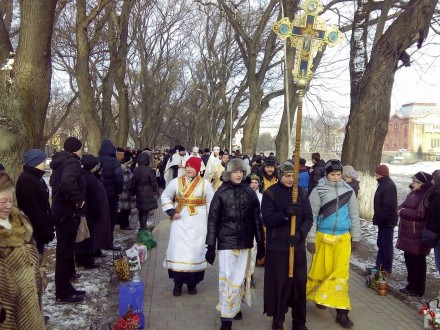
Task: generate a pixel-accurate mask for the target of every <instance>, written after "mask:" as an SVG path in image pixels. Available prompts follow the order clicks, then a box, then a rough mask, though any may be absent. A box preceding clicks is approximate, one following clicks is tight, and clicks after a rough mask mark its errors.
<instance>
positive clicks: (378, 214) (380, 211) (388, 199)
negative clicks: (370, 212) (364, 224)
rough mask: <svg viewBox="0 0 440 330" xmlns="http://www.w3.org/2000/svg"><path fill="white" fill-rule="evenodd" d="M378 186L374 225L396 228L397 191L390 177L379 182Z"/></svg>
mask: <svg viewBox="0 0 440 330" xmlns="http://www.w3.org/2000/svg"><path fill="white" fill-rule="evenodd" d="M377 182H378V186H377V189H376V193H375V194H374V216H373V225H375V226H378V227H379V228H381V227H394V226H396V225H397V219H398V215H397V189H396V185H395V184H394V181H393V180H391V178H390V177H389V176H384V177H382V178H380V179H378V180H377Z"/></svg>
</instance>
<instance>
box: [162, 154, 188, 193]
mask: <svg viewBox="0 0 440 330" xmlns="http://www.w3.org/2000/svg"><path fill="white" fill-rule="evenodd" d="M176 147H177V151H178V152H177V153H175V154H174V155H173V156H172V157H171V158H170V159H169V160H168V163H167V165H166V167H165V174H164V177H165V182H166V185H168V183H170V182H171V180H173V179H175V178H177V177H179V176H182V175H184V174H185V162H186V161H187V160H188V158H189V155H188V153H187V152H186V150H185V147H182V146H176Z"/></svg>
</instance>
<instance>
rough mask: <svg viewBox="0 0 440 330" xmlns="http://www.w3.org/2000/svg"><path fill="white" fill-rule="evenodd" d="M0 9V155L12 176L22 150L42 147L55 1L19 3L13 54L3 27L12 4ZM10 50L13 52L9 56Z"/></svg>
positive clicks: (50, 72)
mask: <svg viewBox="0 0 440 330" xmlns="http://www.w3.org/2000/svg"><path fill="white" fill-rule="evenodd" d="M11 2H12V1H11ZM1 5H2V6H1V7H0V10H4V8H6V13H5V14H4V13H3V12H0V49H1V51H0V136H1V139H0V140H1V142H0V159H1V161H2V162H4V163H5V164H6V167H7V168H8V172H10V173H11V174H12V175H13V176H16V175H17V174H18V173H19V166H18V165H19V164H21V161H20V159H21V157H22V155H23V153H24V151H25V150H26V149H27V148H29V147H35V148H44V145H45V142H46V141H45V138H44V136H43V131H44V121H45V118H46V112H47V105H48V102H49V96H50V87H51V77H52V62H51V40H52V30H53V22H54V14H55V7H56V5H57V0H22V1H20V30H19V38H18V45H17V48H16V50H15V52H14V48H13V46H12V43H11V36H10V35H9V29H10V27H11V18H10V17H11V15H12V12H11V10H12V6H11V5H10V6H9V7H8V5H6V7H5V3H4V2H3V3H2V4H1ZM14 54H15V55H14Z"/></svg>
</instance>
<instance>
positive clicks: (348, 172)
mask: <svg viewBox="0 0 440 330" xmlns="http://www.w3.org/2000/svg"><path fill="white" fill-rule="evenodd" d="M342 169H343V172H344V174H343V176H344V177H349V178H350V179H353V180H357V179H358V177H359V176H358V174H357V172H356V171H355V170H354V168H353V166H351V165H345V166H342Z"/></svg>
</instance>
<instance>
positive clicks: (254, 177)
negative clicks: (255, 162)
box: [248, 173, 260, 183]
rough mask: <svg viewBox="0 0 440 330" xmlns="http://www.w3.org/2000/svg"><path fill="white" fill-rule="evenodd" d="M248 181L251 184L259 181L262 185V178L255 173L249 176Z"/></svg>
mask: <svg viewBox="0 0 440 330" xmlns="http://www.w3.org/2000/svg"><path fill="white" fill-rule="evenodd" d="M248 180H249V183H251V181H252V180H255V181H258V183H260V177H259V176H258V175H257V174H255V173H251V174H249V175H248Z"/></svg>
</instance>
